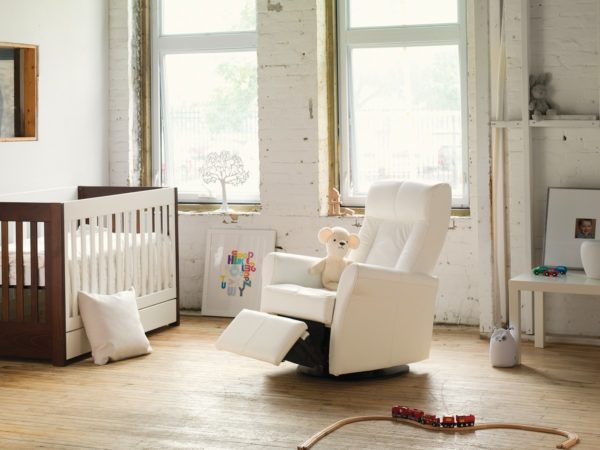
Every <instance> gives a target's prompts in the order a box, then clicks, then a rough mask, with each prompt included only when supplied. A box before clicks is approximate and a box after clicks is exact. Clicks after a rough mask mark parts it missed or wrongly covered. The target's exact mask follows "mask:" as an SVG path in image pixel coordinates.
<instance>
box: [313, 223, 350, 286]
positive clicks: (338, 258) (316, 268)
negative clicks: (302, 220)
mask: <svg viewBox="0 0 600 450" xmlns="http://www.w3.org/2000/svg"><path fill="white" fill-rule="evenodd" d="M318 237H319V242H320V243H321V244H325V248H326V249H327V256H326V257H325V258H323V259H321V260H320V261H318V262H317V263H315V264H313V266H312V267H311V268H310V269H309V272H310V273H311V274H312V275H315V274H317V273H320V274H321V281H322V283H323V286H324V287H325V288H326V289H330V290H332V291H335V290H337V288H338V283H339V281H340V277H341V275H342V272H343V271H344V269H345V268H346V266H347V265H348V264H350V263H351V261H349V260H348V259H346V255H347V254H348V252H349V251H350V250H351V249H355V248H358V246H359V245H360V239H359V237H358V235H357V234H352V233H349V232H348V231H347V230H346V229H344V228H342V227H333V228H329V227H324V228H321V229H320V230H319V234H318Z"/></svg>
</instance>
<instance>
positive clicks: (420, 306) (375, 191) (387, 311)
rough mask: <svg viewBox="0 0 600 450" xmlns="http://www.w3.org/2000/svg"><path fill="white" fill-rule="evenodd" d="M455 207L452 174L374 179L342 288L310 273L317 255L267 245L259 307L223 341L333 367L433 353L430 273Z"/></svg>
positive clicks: (392, 364) (331, 370) (245, 351)
mask: <svg viewBox="0 0 600 450" xmlns="http://www.w3.org/2000/svg"><path fill="white" fill-rule="evenodd" d="M450 206H451V194H450V186H449V185H448V184H446V183H424V182H412V181H383V182H377V183H375V184H374V185H373V186H372V187H371V189H370V190H369V193H368V195H367V202H366V207H365V219H364V221H363V224H362V227H361V229H360V232H359V236H360V240H361V243H360V246H359V248H358V249H356V250H353V251H352V252H351V253H350V255H349V259H351V260H352V261H353V263H352V264H350V265H349V266H348V267H347V268H346V269H345V270H344V272H343V273H342V276H341V279H340V282H339V287H338V290H337V292H335V291H329V290H326V289H324V288H323V286H322V284H321V279H320V275H311V274H309V267H310V266H311V265H312V264H313V263H314V262H315V261H317V260H318V258H315V257H310V256H300V255H293V254H287V253H270V254H269V255H267V257H266V258H265V260H264V264H263V279H262V297H261V311H260V312H258V311H250V310H244V311H242V312H241V313H240V314H239V315H238V316H237V317H236V318H235V319H234V320H233V321H232V322H231V324H230V325H229V326H228V327H227V329H226V330H225V331H224V332H223V334H222V335H221V336H220V337H219V339H218V341H217V343H216V346H217V348H219V349H222V350H228V351H232V352H235V353H239V354H242V355H246V356H249V357H252V358H256V359H260V360H263V361H268V362H271V363H273V364H276V365H278V364H279V363H280V362H281V361H283V360H287V361H291V362H295V363H297V364H299V365H300V366H302V367H304V368H310V369H311V370H312V371H313V372H315V373H323V374H331V375H344V374H356V373H358V372H368V371H369V372H370V371H376V370H380V369H385V370H388V371H394V370H397V369H400V368H402V369H401V370H407V369H408V368H407V367H406V366H405V365H406V364H408V363H412V362H417V361H421V360H423V359H426V358H428V356H429V348H430V344H431V336H432V329H433V314H434V305H435V298H436V293H437V288H438V280H437V278H436V277H433V276H432V275H431V273H432V271H433V269H434V267H435V265H436V263H437V260H438V257H439V254H440V251H441V249H442V246H443V244H444V240H445V237H446V233H447V229H448V221H449V216H450Z"/></svg>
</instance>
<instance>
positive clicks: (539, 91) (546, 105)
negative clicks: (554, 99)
mask: <svg viewBox="0 0 600 450" xmlns="http://www.w3.org/2000/svg"><path fill="white" fill-rule="evenodd" d="M548 81H550V74H549V73H543V74H541V75H530V76H529V94H530V97H529V114H530V116H531V118H532V119H534V120H541V119H542V118H543V116H553V115H556V110H554V109H552V105H551V104H550V102H549V101H548V100H547V99H546V95H547V93H548V91H547V88H546V83H548Z"/></svg>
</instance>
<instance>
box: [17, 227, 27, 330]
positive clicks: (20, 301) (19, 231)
mask: <svg viewBox="0 0 600 450" xmlns="http://www.w3.org/2000/svg"><path fill="white" fill-rule="evenodd" d="M15 224H16V232H15V237H16V241H15V245H16V247H17V270H16V275H17V279H16V280H15V281H16V282H15V286H16V291H17V295H16V300H17V304H16V306H17V309H16V313H17V322H22V321H23V315H24V311H25V305H24V301H23V297H24V295H23V294H24V289H23V285H24V284H25V277H24V276H23V269H24V267H23V222H15Z"/></svg>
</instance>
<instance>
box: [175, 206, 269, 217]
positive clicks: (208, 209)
mask: <svg viewBox="0 0 600 450" xmlns="http://www.w3.org/2000/svg"><path fill="white" fill-rule="evenodd" d="M177 206H178V207H177V211H178V213H179V214H186V215H197V214H198V215H200V214H201V215H221V216H231V215H235V216H253V215H258V214H260V210H261V207H260V205H258V204H252V205H249V204H232V205H229V207H230V208H231V209H232V211H231V212H228V213H226V212H223V211H219V209H220V208H221V204H216V203H179V204H178V205H177Z"/></svg>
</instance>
